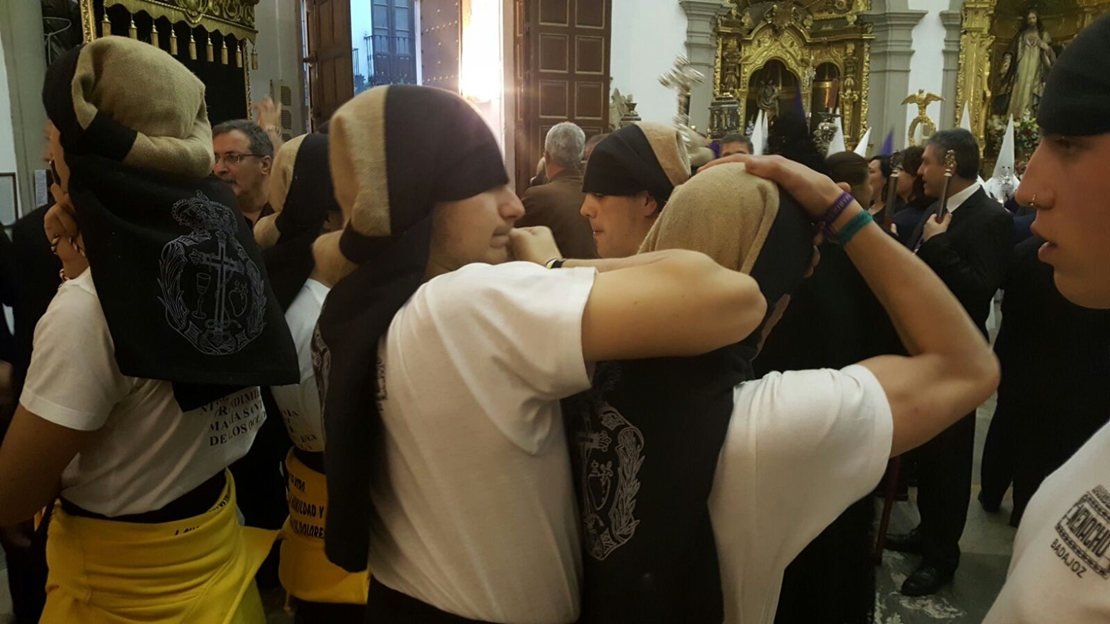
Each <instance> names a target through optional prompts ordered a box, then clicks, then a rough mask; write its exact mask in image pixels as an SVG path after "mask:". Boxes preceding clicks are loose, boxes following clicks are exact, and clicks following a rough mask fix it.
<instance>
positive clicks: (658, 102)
mask: <svg viewBox="0 0 1110 624" xmlns="http://www.w3.org/2000/svg"><path fill="white" fill-rule="evenodd" d="M612 17H613V19H612V24H613V33H612V46H613V49H612V54H611V57H610V61H609V67H610V73H611V74H612V77H613V82H612V88H613V89H620V91H621V94H622V95H628V94H629V93H631V94H632V96H633V98H632V99H633V100H634V101H635V102H636V111H637V112H638V113H639V114H640V117H642V118H643V119H644V121H657V122H662V123H672V121H673V119H674V115H675V112H677V109H678V100H677V96H676V95H675V92H674V91H673V90H671V89H667V88H666V87H664V86H663V85H661V84H659V75H660V74H665V73H667V71H668V70H670V69H671V67H673V66H674V59H675V57H676V56H678V55H679V54H682V55H685V54H686V14H685V13H683V11H682V7H680V6H679V4H678V2H675V1H674V0H613V16H612ZM709 79H712V76H709V77H707V80H709Z"/></svg>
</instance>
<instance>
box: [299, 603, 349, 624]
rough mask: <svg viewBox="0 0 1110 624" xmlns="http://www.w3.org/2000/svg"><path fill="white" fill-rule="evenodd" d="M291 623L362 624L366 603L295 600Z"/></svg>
mask: <svg viewBox="0 0 1110 624" xmlns="http://www.w3.org/2000/svg"><path fill="white" fill-rule="evenodd" d="M296 607H297V612H296V615H295V616H294V618H293V624H362V622H364V621H365V620H366V605H356V604H336V603H330V602H305V601H303V600H296Z"/></svg>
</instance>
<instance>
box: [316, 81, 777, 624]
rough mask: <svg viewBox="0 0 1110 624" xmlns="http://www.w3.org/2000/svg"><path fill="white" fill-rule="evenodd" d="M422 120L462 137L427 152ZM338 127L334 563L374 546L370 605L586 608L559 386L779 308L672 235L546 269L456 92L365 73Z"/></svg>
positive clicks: (558, 623)
mask: <svg viewBox="0 0 1110 624" xmlns="http://www.w3.org/2000/svg"><path fill="white" fill-rule="evenodd" d="M425 136H427V137H431V136H435V137H437V138H440V139H444V138H446V140H448V141H449V142H450V144H451V145H452V149H451V150H445V151H440V152H438V153H437V154H435V156H434V157H433V158H432V159H431V160H430V161H429V159H428V156H427V154H425V153H424V152H423V151H421V150H420V147H419V146H421V145H425V144H426V143H427V141H421V140H414V137H417V138H419V137H425ZM329 142H330V148H329V155H330V159H331V163H330V168H331V172H332V179H333V181H334V184H335V191H336V193H335V196H336V199H337V200H338V202H339V205H340V207H341V208H342V210H343V214H344V217H345V218H346V227H345V229H344V230H343V231H342V232H336V233H332V234H327V235H325V236H323V237H321V239H320V240H318V241H317V242H316V244H315V251H316V260H317V268H318V270H320V272H321V277H322V278H323V279H324V280H325V281H326V282H328V283H331V284H334V286H333V287H332V290H331V291H330V293H329V294H328V298H327V301H326V303H325V305H324V308H323V311H322V313H321V315H320V321H319V324H318V328H317V329H318V331H317V333H316V336H315V338H314V343H315V344H314V353H313V361H314V365H315V368H316V372H317V375H318V379H319V380H320V384H319V387H320V390H321V395H322V397H323V404H324V427H325V433H326V437H327V452H326V454H325V456H324V464H325V466H324V467H325V469H326V471H327V476H328V478H327V489H328V505H329V506H328V510H327V519H326V538H325V540H326V541H325V552H326V554H327V556H328V558H329V559H331V560H332V561H333V562H335V563H336V564H338V565H340V566H341V567H343V568H345V569H347V570H348V571H359V570H364V569H366V567H367V565H368V563H369V566H370V567H371V568H372V570H373V576H372V581H371V587H370V595H369V599H368V616H367V617H368V621H375V622H393V623H406V622H414V623H415V622H419V623H420V624H432V623H438V622H454V623H457V622H469V621H485V622H514V623H524V622H527V623H531V624H567V623H568V622H573V621H574V620H576V619H577V618H578V615H579V607H580V591H579V585H580V576H581V558H580V549H579V544H578V531H577V524H576V522H575V516H574V509H575V504H574V495H573V484H572V482H571V470H570V460H569V457H568V452H567V445H566V437H565V435H564V432H563V425H562V417H561V413H560V411H559V403H558V401H559V399H562V398H565V397H567V396H570V395H573V394H576V393H578V392H581V391H583V390H585V389H587V388H588V387H589V386H590V377H589V374H588V370H589V369H588V367H587V362H595V361H602V360H613V359H627V358H633V357H662V356H667V355H695V354H700V353H705V352H708V351H711V350H713V349H716V348H719V347H722V346H725V345H727V344H732V343H735V342H737V341H739V340H741V339H743V338H744V337H745V336H747V335H749V334H750V333H751V332H752V330H754V329H755V327H757V326H758V324H759V322H760V321H761V320H762V318H763V315H764V313H765V311H766V305H765V304H764V302H763V298H762V296H761V295H760V293H759V288H758V286H756V284H755V282H754V281H753V280H752V279H751V278H750V277H748V276H745V275H743V274H740V273H738V272H735V271H729V270H727V269H725V268H722V267H720V266H718V265H716V264H714V263H713V262H712V261H711V260H710V259H709V258H707V257H706V256H704V255H701V254H697V253H694V252H689V251H680V250H671V251H668V252H665V253H662V254H644V255H642V256H637V257H636V258H628V259H622V260H603V261H596V260H595V261H578V260H575V261H568V262H566V263H565V264H563V265H562V266H565V267H566V268H565V269H563V270H560V271H554V270H551V271H549V270H546V269H544V268H543V266H542V265H544V264H545V263H547V265H548V266H549V267H551V268H554V267H555V266H557V265H560V264H562V263H561V262H560V261H558V258H559V255H560V254H559V249H558V247H557V246H556V245H555V244H554V241H553V238H552V236H551V233H550V230H547V229H546V228H542V229H535V230H514V229H513V224H514V223H515V222H516V220H517V219H519V218H520V216H521V215H522V214H523V212H524V211H523V207H522V205H521V204H520V201H519V200H518V199H517V198H516V195H515V193H513V192H512V190H511V189H509V188H508V181H509V180H508V176H507V175H506V173H505V167H504V162H503V161H502V157H501V152H500V149H499V148H498V146H497V142H496V141H495V140H494V138H493V136H492V134H491V133H490V130H489V127H488V126H487V125H486V123H485V121H483V120H482V119H481V117H480V116H479V115H478V113H477V112H476V111H475V110H474V109H473V107H471V106H470V105H469V104H467V103H466V102H465V101H464V100H462V99H461V98H459V97H458V96H457V95H454V94H451V93H448V92H446V91H442V90H439V89H431V88H425V87H414V86H403V85H395V86H389V87H378V88H375V89H371V90H369V91H367V92H365V93H363V94H360V95H359V96H358V97H356V98H354V99H353V100H351V101H350V102H348V103H346V104H344V105H343V107H342V108H340V109H339V110H338V111H337V112H336V114H335V116H334V117H333V118H332V124H331V128H330V133H329ZM594 157H595V158H596V157H597V154H596V153H595V154H594ZM510 259H516V260H526V262H509V260H510ZM549 260H550V262H549ZM677 320H681V322H676V321H677Z"/></svg>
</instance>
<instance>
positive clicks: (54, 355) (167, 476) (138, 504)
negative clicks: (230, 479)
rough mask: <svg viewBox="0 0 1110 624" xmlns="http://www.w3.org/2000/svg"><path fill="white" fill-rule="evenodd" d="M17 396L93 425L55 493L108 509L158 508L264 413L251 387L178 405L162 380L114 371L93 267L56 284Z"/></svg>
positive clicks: (218, 464)
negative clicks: (191, 406)
mask: <svg viewBox="0 0 1110 624" xmlns="http://www.w3.org/2000/svg"><path fill="white" fill-rule="evenodd" d="M151 348H152V349H154V348H157V346H156V345H152V346H151ZM19 402H20V404H22V405H23V407H24V408H26V409H27V410H28V411H30V412H31V413H32V414H35V415H37V416H39V417H40V418H43V419H45V420H48V421H50V422H52V423H54V424H56V425H61V426H63V427H68V428H70V429H78V430H81V431H96V432H97V433H96V434H95V437H94V439H93V440H92V441H91V442H90V444H89V446H88V447H87V448H85V450H83V451H81V452H80V453H78V454H77V456H76V457H75V458H74V459H73V461H72V462H70V464H69V466H67V467H66V469H65V470H64V471H63V472H62V491H61V494H62V496H64V497H65V498H66V499H67V500H69V501H70V502H72V503H75V504H77V505H78V506H80V507H82V508H84V509H86V510H88V511H91V512H94V513H98V514H102V515H105V516H110V517H114V516H120V515H130V514H137V513H143V512H147V511H154V510H156V509H161V508H162V507H164V506H165V505H166V504H168V503H170V502H172V501H173V500H175V499H177V498H179V497H180V496H181V495H183V494H185V493H187V492H189V491H190V490H192V489H194V488H196V487H197V486H199V485H200V484H202V483H204V482H205V481H206V480H208V479H210V478H212V477H213V476H214V475H216V474H217V473H219V472H220V471H221V470H223V469H224V468H226V467H227V466H228V465H230V464H231V463H232V462H234V461H235V460H237V459H239V458H240V457H242V456H243V455H245V454H246V453H247V450H249V449H250V445H251V442H253V441H254V436H255V433H256V432H257V431H258V428H259V427H260V426H261V425H262V423H263V422H264V421H265V420H266V410H265V409H264V408H263V406H262V396H261V394H260V393H259V390H258V388H257V387H255V388H248V389H244V390H241V391H239V392H236V393H234V394H232V395H229V396H227V397H224V398H222V399H220V400H218V401H214V402H212V403H210V404H208V405H206V406H204V407H202V408H200V409H197V410H193V411H191V412H189V413H184V414H183V413H182V412H181V408H180V407H178V405H177V401H176V400H175V399H174V396H173V385H172V384H170V383H169V382H165V381H155V380H152V379H139V378H135V377H125V376H124V375H123V374H122V373H120V371H119V366H118V365H117V364H116V359H115V348H114V346H113V344H112V336H111V334H110V333H109V331H108V323H107V321H106V320H105V318H104V310H103V309H101V307H100V300H99V299H97V296H96V288H95V287H94V286H93V280H92V275H91V271H85V272H84V273H82V274H81V275H80V276H78V277H76V278H74V279H72V280H69V281H68V282H66V283H64V284H62V286H61V287H60V288H59V289H58V294H57V295H55V296H54V300H53V301H51V302H50V307H49V308H48V309H47V311H46V314H45V315H44V316H43V317H42V319H41V320H40V321H39V323H38V325H37V326H36V327H35V340H34V357H33V358H32V360H31V367H30V370H29V371H28V372H27V383H26V385H25V386H24V388H23V394H22V395H21V396H20V399H19Z"/></svg>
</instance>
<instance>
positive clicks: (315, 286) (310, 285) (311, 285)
mask: <svg viewBox="0 0 1110 624" xmlns="http://www.w3.org/2000/svg"><path fill="white" fill-rule="evenodd" d="M304 289H305V290H307V291H309V292H311V293H312V296H313V297H315V298H316V302H317V303H319V304H320V305H323V303H324V299H326V298H327V296H328V292H329V291H330V290H331V289H330V288H328V287H327V286H325V285H323V284H321V283H320V282H318V281H316V280H314V279H312V278H309V279H307V280H305V283H304Z"/></svg>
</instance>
